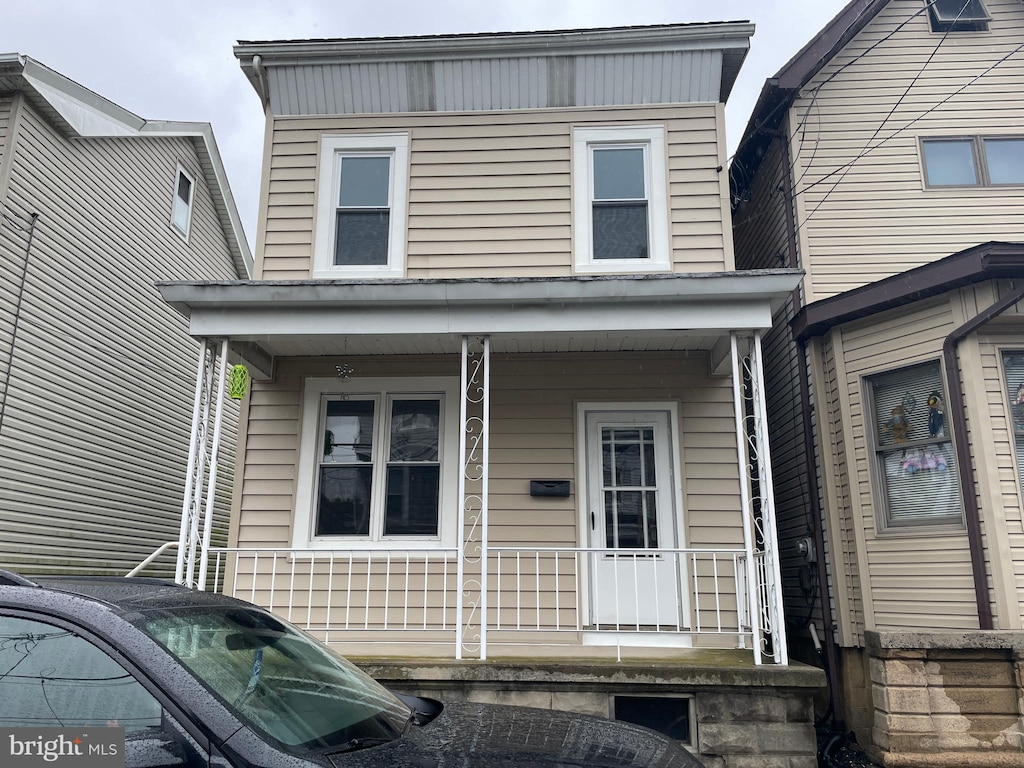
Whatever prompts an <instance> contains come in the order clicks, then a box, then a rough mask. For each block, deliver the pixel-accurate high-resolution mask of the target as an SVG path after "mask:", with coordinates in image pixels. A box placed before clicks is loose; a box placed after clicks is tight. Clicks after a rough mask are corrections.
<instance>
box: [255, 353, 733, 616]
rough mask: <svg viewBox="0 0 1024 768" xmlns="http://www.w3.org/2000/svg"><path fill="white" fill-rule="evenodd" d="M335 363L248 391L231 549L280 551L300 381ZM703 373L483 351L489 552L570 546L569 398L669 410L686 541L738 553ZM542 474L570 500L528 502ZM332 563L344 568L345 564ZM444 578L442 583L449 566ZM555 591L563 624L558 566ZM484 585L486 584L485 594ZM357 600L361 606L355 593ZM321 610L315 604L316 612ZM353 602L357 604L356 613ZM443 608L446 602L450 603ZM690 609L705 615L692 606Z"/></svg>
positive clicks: (725, 384)
mask: <svg viewBox="0 0 1024 768" xmlns="http://www.w3.org/2000/svg"><path fill="white" fill-rule="evenodd" d="M335 362H337V361H335V360H326V361H319V360H304V359H292V360H286V361H281V363H280V366H281V367H280V375H279V377H278V380H277V382H276V383H272V384H271V383H257V384H255V385H254V389H253V393H252V395H251V403H252V407H251V408H250V411H249V416H248V426H247V435H246V445H245V452H246V453H245V457H246V458H245V475H244V477H243V478H242V487H241V508H240V512H239V524H238V533H237V543H238V546H240V547H268V548H270V547H276V548H287V547H289V546H290V542H291V538H290V537H291V524H292V517H293V509H294V503H295V502H294V493H295V484H296V481H297V478H296V477H295V471H296V464H297V455H298V450H297V446H298V431H299V422H300V412H301V407H302V402H301V400H302V399H301V391H302V380H303V378H304V377H306V376H330V375H332V374H333V373H334V369H333V365H334V363H335ZM348 362H349V363H350V364H351V365H353V367H355V369H356V372H357V373H356V374H355V375H356V376H368V377H375V376H410V375H412V376H436V375H448V376H452V375H457V374H458V369H459V361H458V359H457V358H451V357H443V356H437V357H394V358H350V359H349V360H348ZM707 368H708V362H707V358H706V356H705V355H703V354H699V353H698V354H692V355H687V354H678V353H677V354H663V355H659V354H649V355H645V354H639V353H624V354H617V355H610V354H576V355H544V354H532V355H495V356H494V358H493V359H492V370H491V383H492V386H491V422H490V424H491V433H490V447H491V454H490V497H489V503H490V512H489V514H490V519H489V525H488V531H489V542H490V544H491V545H492V546H496V547H497V546H526V547H530V546H547V547H566V548H572V547H576V546H580V544H581V539H580V535H581V534H580V532H579V529H578V523H577V517H578V504H579V499H578V493H579V489H578V488H577V487H576V486H577V479H576V478H577V476H578V472H577V467H576V456H577V453H576V444H575V441H576V430H577V424H576V403H577V402H588V401H595V402H596V401H602V402H605V401H612V402H615V401H621V402H641V403H642V402H644V401H675V402H678V403H679V409H680V410H679V416H680V429H681V431H682V436H681V440H677V441H676V443H674V445H673V451H677V452H679V453H680V454H681V461H680V466H681V470H682V474H683V478H682V488H683V494H684V496H683V504H684V510H685V511H684V520H685V521H686V530H685V536H686V544H687V546H692V547H740V546H742V543H743V538H742V518H741V513H740V502H739V484H738V483H739V481H738V469H737V461H736V444H735V434H734V431H733V430H734V422H733V418H734V417H733V403H732V387H731V383H730V380H729V379H727V378H721V379H719V378H711V377H709V376H708V374H707ZM677 437H678V436H677ZM552 478H558V479H569V480H571V483H572V495H571V496H570V497H568V498H534V497H531V496H530V495H529V481H530V480H531V479H552ZM445 514H451V515H454V514H456V506H455V505H454V504H449V505H447V506H446V507H445ZM583 543H584V545H585V541H584V542H583ZM341 567H342V569H343V570H344V569H347V567H348V566H347V564H342V566H341ZM436 567H437V568H440V567H441V566H440V565H439V564H438V565H437V566H436ZM541 570H542V573H543V575H544V579H543V584H542V587H543V594H542V601H543V604H544V605H545V607H546V613H545V617H546V619H547V620H549V621H553V616H554V613H553V612H554V586H555V578H554V566H553V563H552V562H550V561H549V562H547V563H542V564H541ZM251 571H252V566H251V562H250V563H247V564H242V566H241V567H240V571H239V577H238V586H239V588H242V589H249V588H250V586H251V584H252V581H251ZM261 572H262V569H261ZM318 573H319V572H318ZM346 573H347V571H346ZM358 575H359V576H360V578H362V575H361V574H358ZM450 575H451V576H452V578H454V570H451V571H450ZM337 578H339V577H338V576H335V579H337ZM419 578H420V579H421V580H420V581H418V582H416V583H417V584H418V585H422V577H421V576H420V577H419ZM302 583H303V582H300V584H302ZM336 583H337V582H336ZM433 584H434V583H433V582H432V585H431V589H432V590H433V589H435V587H434V586H433ZM558 585H559V590H560V596H559V605H560V606H561V607H560V610H559V618H560V621H562V622H563V623H569V624H574V623H575V620H576V619H575V613H574V610H573V609H572V608H571V606H572V605H574V604H575V579H574V577H573V576H572V575H571V572H570V571H568V570H560V572H559V579H558ZM269 587H270V579H269V573H268V574H267V576H266V578H264V577H262V576H261V579H260V582H259V583H258V589H257V596H259V593H260V591H261V590H262V591H263V597H264V598H268V597H269V591H268V590H269ZM314 587H315V589H314V591H315V592H317V594H318V595H320V598H322V599H323V600H326V597H325V594H321V593H323V591H324V590H325V583H324V580H323V579H322V578H320V579H319V580H317V581H315V582H314ZM507 587H508V584H507V583H506V586H505V588H506V589H507ZM380 588H382V584H381V583H377V582H374V583H373V584H372V590H376V589H380ZM494 588H495V584H493V583H492V585H491V589H492V590H493V589H494ZM276 589H277V590H281V594H280V595H279V597H283V595H284V592H283V591H284V590H286V589H287V586H286V584H284V583H283V582H282V583H279V584H277V586H276ZM372 590H371V591H372ZM298 591H302V590H301V589H299V590H298ZM431 595H432V598H431V599H432V600H433V602H432V603H431V605H432V606H434V608H433V613H432V617H433V618H435V619H436V618H437V611H439V610H440V608H438V607H437V606H439V605H440V604H441V602H440V598H439V597H437V595H435V594H434V593H433V592H431ZM320 598H318V599H320ZM303 599H304V598H303ZM371 599H372V598H371ZM359 600H360V601H364V597H363V596H360V597H359ZM276 604H283V603H281V602H280V601H277V603H276ZM325 605H326V603H324V605H320V607H321V608H324V609H325ZM361 605H362V603H361V602H359V603H357V604H356V607H357V608H358V607H359V606H361ZM448 605H449V606H453V605H454V602H453V600H452V599H449V601H448ZM492 605H493V603H492ZM722 606H723V609H724V610H725V611H726V612H730V611H733V610H734V603H733V602H731V599H730V598H729V597H728V596H725V599H724V600H723V604H722ZM701 607H702V608H705V609H707V608H709V606H708V605H703V604H702V606H701ZM377 618H379V616H378V617H377Z"/></svg>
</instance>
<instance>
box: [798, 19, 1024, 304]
mask: <svg viewBox="0 0 1024 768" xmlns="http://www.w3.org/2000/svg"><path fill="white" fill-rule="evenodd" d="M985 6H986V8H987V9H988V11H989V13H990V14H991V15H992V21H991V22H990V31H988V32H979V33H965V32H964V33H950V34H949V35H948V36H946V38H945V39H944V40H943V36H942V35H941V34H934V33H931V32H930V31H929V24H928V18H927V14H926V13H923V12H922V13H919V15H918V16H917V17H916V18H914V19H913V20H911V21H909V22H908V23H907V24H906V25H905V26H903V27H902V29H899V30H898V31H897V28H898V27H899V26H900V25H901V24H902V23H903V22H906V21H907V20H908V19H909V18H910V17H911V16H912V15H913V14H914V13H917V12H920V11H922V3H921V2H920V0H892V2H890V3H888V4H887V5H886V6H885V7H884V8H883V9H882V10H881V11H880V12H879V13H878V15H877V16H876V17H875V18H874V19H873V20H872V21H871V22H869V23H868V24H867V25H866V26H865V27H864V29H863V30H861V32H860V33H858V34H857V36H856V37H854V39H853V40H852V41H851V42H850V43H848V44H847V45H846V46H845V48H844V49H843V50H842V51H841V52H840V53H839V54H837V55H836V56H835V58H834V59H833V60H832V61H831V62H829V64H828V65H826V66H825V67H824V68H823V69H822V71H821V72H820V73H819V74H818V75H816V76H815V78H814V79H813V80H812V81H811V82H810V83H809V84H808V85H807V86H806V87H805V88H804V89H803V90H802V93H803V97H802V98H799V99H797V100H796V102H795V103H794V105H793V107H792V108H791V111H790V124H791V140H792V146H793V152H794V157H796V158H797V161H796V163H795V167H794V170H793V174H794V181H795V185H796V188H797V191H798V193H799V199H798V204H799V206H800V209H801V211H802V216H801V221H803V222H805V223H804V224H803V226H802V232H801V237H802V243H803V245H804V247H805V254H806V257H805V267H807V268H808V269H809V272H810V274H809V276H808V278H807V279H806V285H807V287H808V291H807V297H808V301H814V300H818V299H822V298H826V297H829V296H833V295H835V294H838V293H842V292H843V291H847V290H850V289H851V288H855V287H857V286H859V285H863V284H865V283H870V282H874V281H876V280H880V279H882V278H885V277H888V276H890V275H893V274H896V273H898V272H903V271H906V270H908V269H911V268H913V267H917V266H920V265H921V264H926V263H929V262H932V261H935V260H937V259H940V258H942V257H944V256H948V255H949V254H951V253H954V252H956V251H959V250H961V249H963V248H967V247H969V246H972V245H976V244H978V243H981V242H985V241H987V240H1007V241H1018V240H1021V239H1024V206H1021V204H1020V201H1021V194H1022V189H1021V188H1020V187H1002V188H991V187H990V188H982V187H974V188H956V189H925V188H924V180H923V173H922V169H921V163H920V160H919V149H918V140H919V137H931V136H943V135H945V136H949V135H1018V136H1019V135H1024V128H1022V126H1024V102H1022V101H1021V99H1020V83H1021V81H1022V80H1024V52H1022V51H1020V50H1019V46H1020V45H1021V38H1020V30H1021V29H1022V28H1024V5H1022V4H1021V3H1020V2H1019V0H986V3H985ZM890 35H891V36H890ZM885 38H887V39H885ZM872 46H877V47H874V48H873V50H870V51H869V49H870V48H871V47H872ZM1015 50H1016V53H1014V51H1015ZM1010 54H1012V55H1010ZM1007 55H1010V56H1009V58H1008V59H1007V60H1006V61H1005V62H1002V63H1001V64H999V65H998V66H997V67H995V68H994V69H992V70H991V71H988V72H986V70H988V69H989V68H990V67H991V66H992V65H994V64H996V62H998V61H999V60H1000V59H1002V58H1003V57H1004V56H1007ZM930 57H931V58H930ZM929 58H930V61H929ZM840 70H842V71H840ZM837 73H838V74H837ZM979 76H980V77H979ZM976 77H979V79H978V80H977V81H976V82H974V83H973V84H970V85H968V84H969V83H971V81H972V80H974V78H976ZM829 78H833V79H831V80H830V81H829V82H828V83H827V84H825V85H823V87H821V88H820V89H819V88H818V86H820V85H822V84H823V83H824V82H825V81H826V80H828V79H829ZM915 78H916V81H915ZM911 83H913V85H911ZM964 86H967V87H966V88H964V90H962V92H959V93H956V95H953V94H954V93H955V92H957V91H959V90H960V89H961V88H963V87H964ZM908 87H909V91H908ZM904 94H906V95H904ZM947 97H949V98H948V101H945V103H942V102H943V101H944V100H945V99H947ZM897 105H898V106H897ZM894 107H895V112H894V113H893V114H892V116H891V117H889V118H888V119H886V116H887V115H888V114H889V112H890V110H892V109H893V108H894ZM883 121H884V123H883ZM879 129H880V130H879ZM876 130H877V131H878V133H877V136H876V135H875V133H876ZM873 137H874V138H873ZM879 142H884V143H881V144H880V145H879V146H878V148H877V149H874V150H873V151H870V152H868V153H867V154H865V155H864V156H863V157H860V155H862V153H864V151H865V148H866V147H871V146H874V145H877V144H879ZM858 158H859V159H858ZM849 163H852V165H850V167H849V168H848V169H846V170H843V166H844V165H846V164H849ZM837 182H838V185H837ZM833 187H834V188H833Z"/></svg>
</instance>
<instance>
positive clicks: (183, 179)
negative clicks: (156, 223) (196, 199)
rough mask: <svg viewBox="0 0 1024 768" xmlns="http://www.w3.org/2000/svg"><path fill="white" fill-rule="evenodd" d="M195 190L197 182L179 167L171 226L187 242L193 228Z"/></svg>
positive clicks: (175, 183)
mask: <svg viewBox="0 0 1024 768" xmlns="http://www.w3.org/2000/svg"><path fill="white" fill-rule="evenodd" d="M194 188H195V180H194V179H193V178H192V177H191V176H189V175H188V173H186V172H185V169H184V168H182V167H181V166H180V165H179V166H178V174H177V178H176V179H175V182H174V203H173V205H172V208H171V226H173V227H174V229H176V230H177V231H178V234H179V235H181V236H182V237H183V238H185V239H186V240H188V233H189V229H190V228H191V226H192V196H193V190H194Z"/></svg>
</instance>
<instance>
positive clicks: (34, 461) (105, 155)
mask: <svg viewBox="0 0 1024 768" xmlns="http://www.w3.org/2000/svg"><path fill="white" fill-rule="evenodd" d="M251 262H252V258H251V255H250V253H249V247H248V245H247V243H246V240H245V235H244V233H243V231H242V226H241V223H240V221H239V218H238V214H237V212H236V210H235V204H234V201H233V200H232V197H231V190H230V188H229V186H228V182H227V176H226V174H225V172H224V167H223V164H222V163H221V159H220V155H219V154H218V151H217V145H216V142H215V141H214V137H213V132H212V130H211V128H210V126H209V125H208V124H206V123H182V122H165V121H152V120H145V119H143V118H140V117H138V116H136V115H134V114H132V113H130V112H128V111H127V110H125V109H123V108H122V107H120V106H118V105H117V104H114V103H112V102H111V101H109V100H107V99H105V98H103V97H102V96H99V95H98V94H96V93H94V92H92V91H90V90H88V89H87V88H84V87H83V86H81V85H79V84H78V83H76V82H74V81H72V80H70V79H68V78H67V77H64V76H63V75H61V74H59V73H57V72H55V71H53V70H52V69H49V68H48V67H45V66H43V65H42V64H40V63H39V62H37V61H34V60H32V59H30V58H28V57H26V56H20V55H18V54H0V527H2V528H3V535H2V536H0V564H2V566H3V567H4V568H12V569H15V570H18V571H21V572H23V573H32V574H41V573H53V572H61V573H107V574H118V575H120V574H124V573H125V572H127V571H128V570H129V569H130V568H132V566H133V565H135V564H136V563H138V562H139V561H140V560H141V559H142V558H143V557H145V556H146V555H147V554H149V553H150V552H152V551H153V549H154V548H155V547H157V546H158V545H159V544H160V543H161V542H165V541H167V540H168V539H169V538H175V537H176V536H177V532H178V530H179V526H180V519H181V510H182V499H181V487H182V484H183V482H184V478H185V471H186V468H187V466H188V436H189V425H190V423H191V415H192V406H193V401H194V397H193V393H194V389H193V387H192V386H191V385H190V384H189V383H188V380H189V379H190V378H191V377H192V376H193V374H194V371H195V367H196V359H197V355H198V350H199V345H198V344H197V343H196V341H195V340H194V339H193V338H192V337H191V336H190V335H189V333H188V327H187V324H186V323H185V322H184V321H183V320H182V318H181V316H180V315H179V314H178V313H176V312H174V311H173V310H172V309H171V308H170V307H168V306H167V305H166V304H165V303H164V302H163V301H162V300H161V298H160V295H159V294H158V293H157V291H156V289H155V287H154V285H153V284H154V282H155V281H157V280H168V279H185V278H188V279H207V280H214V279H220V280H227V279H244V278H245V277H246V276H247V275H248V274H249V269H250V267H251ZM236 422H237V418H236V417H235V416H232V415H231V414H230V413H228V414H227V417H226V418H225V420H224V429H225V431H226V433H231V434H233V431H234V426H235V424H236ZM230 479H231V473H230V472H226V473H225V474H224V475H222V477H221V480H222V482H221V486H220V490H219V496H218V497H217V498H216V499H215V501H216V510H217V514H216V520H215V522H216V525H217V527H218V528H219V530H221V531H223V532H226V529H227V515H228V507H229V503H230V485H229V484H228V483H229V481H230ZM225 481H228V482H225ZM168 562H169V560H168V559H165V560H163V561H161V563H160V564H161V565H164V566H167V564H168ZM164 572H165V573H168V571H167V570H165V571H164Z"/></svg>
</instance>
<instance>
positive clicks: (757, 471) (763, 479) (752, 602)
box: [730, 332, 789, 664]
mask: <svg viewBox="0 0 1024 768" xmlns="http://www.w3.org/2000/svg"><path fill="white" fill-rule="evenodd" d="M730 336H731V338H730V345H731V352H732V375H733V399H734V404H735V409H736V440H737V447H738V451H739V460H740V467H741V470H742V471H741V473H740V498H741V502H742V504H743V509H744V516H743V540H744V545H745V547H746V550H747V563H746V566H747V587H748V595H747V604H748V615H749V617H750V622H751V632H752V635H753V641H754V663H755V664H762V663H763V662H764V661H766V660H767V661H771V662H774V663H775V664H788V663H789V651H788V647H787V643H786V624H785V615H784V613H783V607H782V575H781V571H780V568H779V541H778V532H777V529H776V521H775V489H774V486H773V481H772V465H771V452H770V450H769V447H768V415H767V406H766V403H765V396H764V366H763V358H762V350H761V333H760V332H755V333H754V334H753V336H748V337H744V338H743V339H742V345H743V347H744V348H743V349H740V342H741V340H740V338H739V337H738V335H737V334H736V333H732V334H730Z"/></svg>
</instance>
